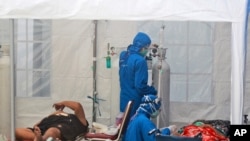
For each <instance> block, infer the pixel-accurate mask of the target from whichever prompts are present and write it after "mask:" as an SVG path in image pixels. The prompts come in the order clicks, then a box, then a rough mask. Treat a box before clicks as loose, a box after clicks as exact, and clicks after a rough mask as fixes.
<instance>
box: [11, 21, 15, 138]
mask: <svg viewBox="0 0 250 141" xmlns="http://www.w3.org/2000/svg"><path fill="white" fill-rule="evenodd" d="M10 24H11V26H10V27H11V29H10V35H11V36H10V37H11V40H10V41H11V43H10V95H11V96H10V97H11V101H10V105H11V108H10V109H11V110H10V111H11V117H10V120H11V125H10V126H11V128H10V129H11V140H12V141H15V140H16V139H15V77H14V76H15V71H14V68H15V65H14V64H15V61H14V60H15V56H14V19H11V21H10Z"/></svg>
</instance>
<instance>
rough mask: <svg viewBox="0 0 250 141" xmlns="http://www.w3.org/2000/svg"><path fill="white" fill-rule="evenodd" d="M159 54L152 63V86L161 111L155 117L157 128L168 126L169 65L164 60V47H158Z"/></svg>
mask: <svg viewBox="0 0 250 141" xmlns="http://www.w3.org/2000/svg"><path fill="white" fill-rule="evenodd" d="M158 51H159V52H160V53H159V56H158V59H157V60H156V62H155V63H154V64H153V86H154V87H155V88H156V89H157V91H158V94H157V95H158V97H161V99H162V101H161V104H162V105H161V112H160V114H159V116H158V118H157V119H156V125H157V127H158V128H160V127H159V125H160V126H161V127H167V126H169V110H170V108H169V105H170V66H169V64H168V63H167V61H166V60H165V54H166V49H163V48H160V49H158Z"/></svg>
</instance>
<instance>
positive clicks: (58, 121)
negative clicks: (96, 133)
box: [38, 114, 89, 141]
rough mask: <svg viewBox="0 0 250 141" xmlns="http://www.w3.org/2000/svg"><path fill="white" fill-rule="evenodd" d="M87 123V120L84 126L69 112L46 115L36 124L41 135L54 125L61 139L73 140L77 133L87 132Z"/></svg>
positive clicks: (63, 140)
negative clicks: (66, 113)
mask: <svg viewBox="0 0 250 141" xmlns="http://www.w3.org/2000/svg"><path fill="white" fill-rule="evenodd" d="M88 125H89V124H88V122H87V126H85V125H83V124H82V123H81V122H80V120H79V119H78V118H77V117H76V116H75V115H74V114H69V115H68V116H62V115H51V116H49V117H46V118H44V119H43V120H42V121H41V123H40V124H38V127H39V128H40V130H41V133H42V135H43V134H44V133H45V132H46V131H47V130H48V129H49V128H51V127H55V128H57V129H59V130H60V132H61V140H62V141H74V140H75V138H76V137H77V136H78V135H82V134H85V133H87V132H88Z"/></svg>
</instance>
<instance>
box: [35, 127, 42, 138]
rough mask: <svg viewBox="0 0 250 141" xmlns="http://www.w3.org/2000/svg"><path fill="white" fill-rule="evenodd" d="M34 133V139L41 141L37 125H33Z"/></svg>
mask: <svg viewBox="0 0 250 141" xmlns="http://www.w3.org/2000/svg"><path fill="white" fill-rule="evenodd" d="M34 133H35V139H34V141H43V137H42V134H41V130H40V128H39V127H37V126H35V128H34Z"/></svg>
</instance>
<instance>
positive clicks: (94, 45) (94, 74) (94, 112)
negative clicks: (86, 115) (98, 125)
mask: <svg viewBox="0 0 250 141" xmlns="http://www.w3.org/2000/svg"><path fill="white" fill-rule="evenodd" d="M94 26H95V27H94V42H93V118H92V121H93V122H96V112H97V111H96V110H97V108H96V103H95V101H96V98H97V90H96V46H97V20H94Z"/></svg>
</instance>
